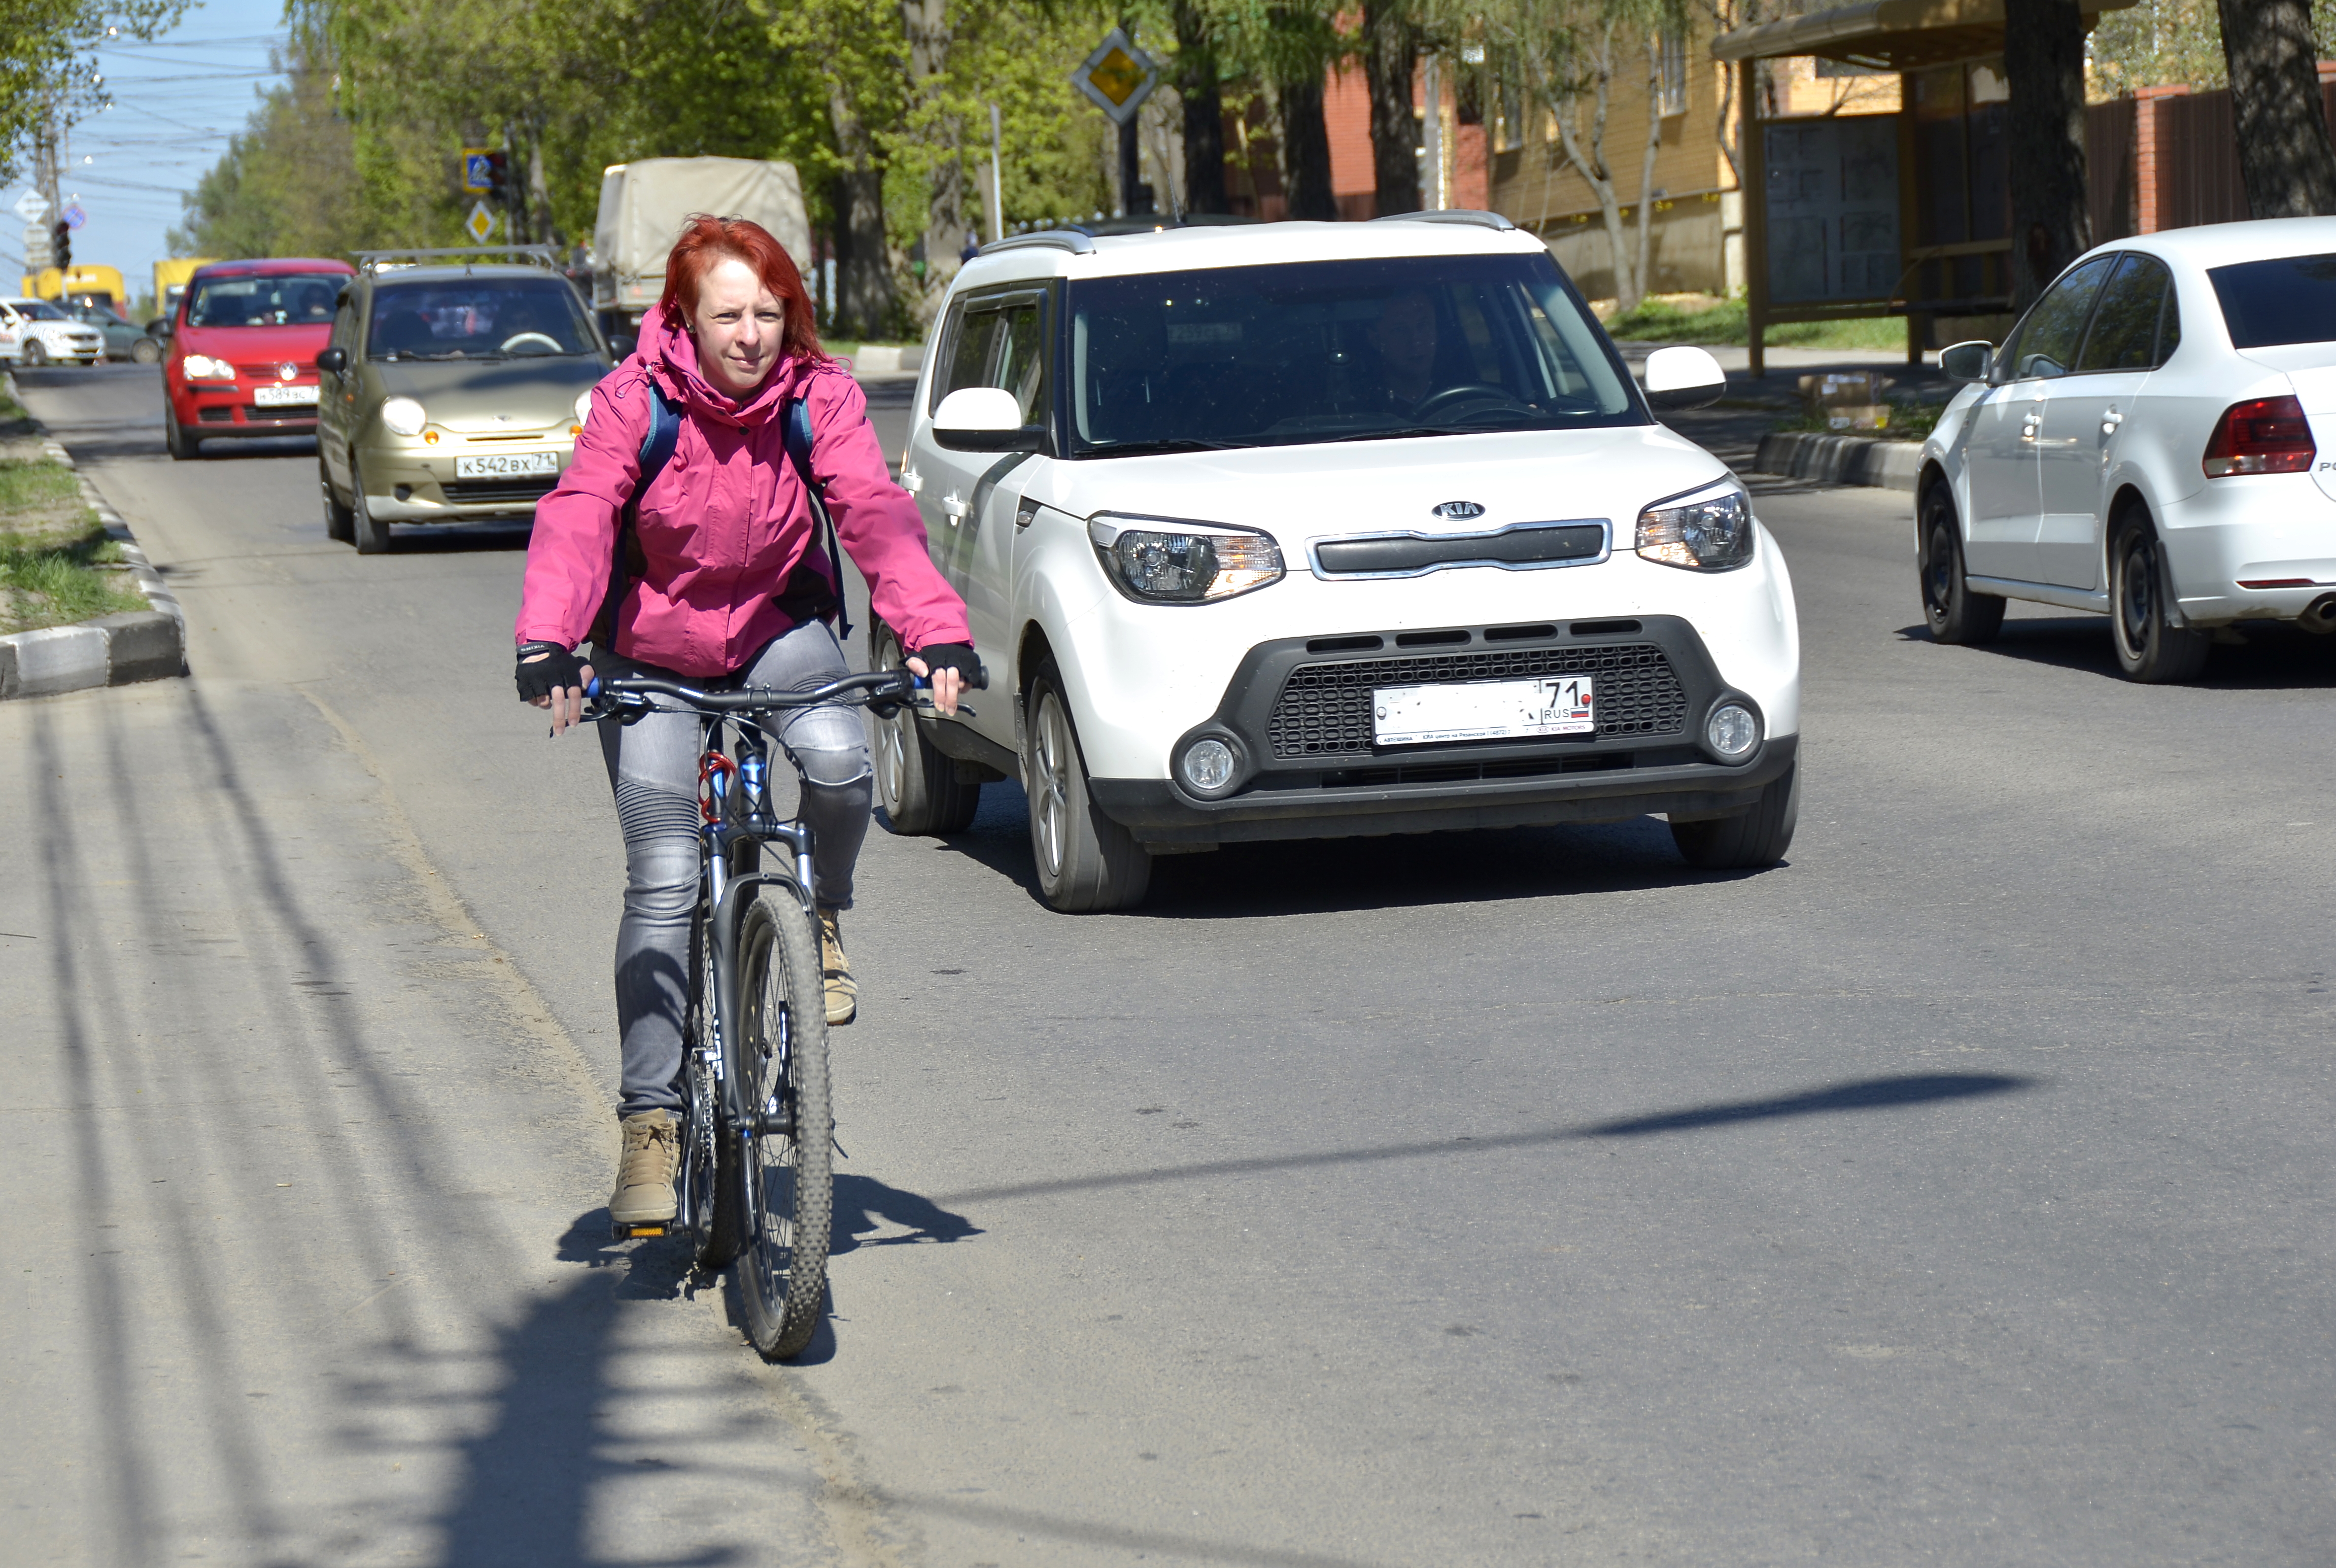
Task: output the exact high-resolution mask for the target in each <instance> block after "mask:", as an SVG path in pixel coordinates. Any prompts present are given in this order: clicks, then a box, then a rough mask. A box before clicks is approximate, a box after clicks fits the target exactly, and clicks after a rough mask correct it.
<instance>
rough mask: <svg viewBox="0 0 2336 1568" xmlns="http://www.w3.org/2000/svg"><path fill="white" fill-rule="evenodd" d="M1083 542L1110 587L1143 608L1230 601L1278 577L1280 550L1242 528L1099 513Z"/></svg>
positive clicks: (1279, 575)
mask: <svg viewBox="0 0 2336 1568" xmlns="http://www.w3.org/2000/svg"><path fill="white" fill-rule="evenodd" d="M1130 523H1142V524H1148V525H1150V526H1145V527H1131V526H1129V524H1130ZM1087 537H1088V538H1089V539H1091V540H1093V541H1095V553H1096V554H1098V555H1100V556H1101V557H1102V558H1103V564H1104V570H1105V572H1106V573H1107V574H1108V575H1109V576H1110V578H1111V580H1112V583H1113V584H1114V586H1115V587H1116V588H1118V589H1119V590H1120V591H1121V592H1122V593H1124V594H1125V595H1127V597H1128V598H1130V599H1137V600H1141V601H1142V602H1144V603H1146V604H1200V603H1202V602H1205V601H1212V600H1215V599H1231V598H1232V597H1233V596H1235V595H1236V594H1243V593H1248V592H1250V591H1251V590H1252V589H1260V588H1263V587H1265V586H1266V585H1267V584H1269V583H1275V582H1280V580H1281V577H1282V566H1281V550H1280V547H1279V546H1277V545H1276V544H1275V543H1274V542H1273V541H1272V539H1271V538H1270V537H1269V536H1268V535H1265V534H1262V533H1257V532H1253V531H1250V530H1248V529H1234V528H1228V527H1225V526H1223V525H1222V524H1218V523H1187V522H1177V521H1171V520H1169V519H1165V518H1132V519H1127V520H1124V521H1123V520H1121V519H1118V518H1114V517H1112V516H1110V515H1109V514H1105V515H1104V516H1101V517H1098V518H1096V519H1095V520H1094V521H1091V522H1089V523H1088V524H1087Z"/></svg>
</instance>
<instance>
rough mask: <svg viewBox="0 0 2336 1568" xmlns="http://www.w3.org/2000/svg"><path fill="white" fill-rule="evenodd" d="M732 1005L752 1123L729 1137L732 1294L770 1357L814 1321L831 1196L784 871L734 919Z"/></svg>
mask: <svg viewBox="0 0 2336 1568" xmlns="http://www.w3.org/2000/svg"><path fill="white" fill-rule="evenodd" d="M738 1011H739V1015H740V1017H739V1028H738V1040H737V1042H736V1044H735V1047H733V1053H732V1056H731V1060H732V1061H733V1062H735V1063H736V1064H737V1066H736V1070H737V1072H738V1073H739V1075H740V1087H741V1088H742V1089H743V1090H744V1091H745V1096H744V1097H745V1098H746V1099H747V1100H748V1102H749V1103H750V1105H752V1106H753V1109H754V1114H755V1115H756V1119H757V1122H758V1123H759V1126H760V1130H759V1131H756V1132H751V1133H748V1132H741V1133H739V1134H736V1135H734V1138H733V1146H734V1147H735V1149H736V1151H737V1169H738V1174H739V1176H740V1178H741V1180H740V1181H739V1183H738V1192H739V1206H738V1218H739V1220H740V1222H741V1223H742V1225H743V1228H744V1231H745V1234H744V1236H743V1237H742V1240H743V1241H744V1242H745V1246H744V1249H743V1250H742V1251H740V1253H739V1255H738V1286H739V1294H740V1295H741V1296H742V1297H743V1298H744V1299H745V1308H746V1336H747V1338H748V1339H752V1340H753V1341H754V1349H756V1350H758V1351H760V1352H762V1355H763V1359H764V1360H767V1361H777V1360H782V1359H784V1358H786V1357H789V1356H792V1355H794V1354H795V1353H796V1352H797V1351H799V1350H801V1349H803V1347H804V1346H805V1345H807V1344H809V1343H810V1342H811V1337H812V1332H813V1329H817V1328H818V1327H819V1312H820V1306H821V1303H822V1301H823V1300H825V1298H826V1295H827V1249H828V1225H829V1217H830V1215H831V1213H832V1211H833V1207H834V1202H835V1194H834V1189H833V1185H832V1183H833V1169H832V1155H833V1152H834V1140H833V1130H834V1125H835V1123H834V1118H833V1117H832V1115H830V1112H829V1099H828V1083H827V1003H826V998H825V996H824V993H823V992H822V989H821V981H820V969H819V935H818V932H817V931H816V930H814V929H813V925H812V920H811V915H810V913H809V911H806V910H805V909H804V908H803V905H802V903H800V902H799V901H797V899H796V897H795V894H794V891H793V888H791V887H789V886H787V885H786V884H784V883H780V884H766V885H765V886H764V887H762V888H760V889H758V890H756V891H755V894H754V902H753V903H752V904H750V905H748V906H747V908H746V911H745V915H744V916H743V918H742V919H741V920H739V929H738Z"/></svg>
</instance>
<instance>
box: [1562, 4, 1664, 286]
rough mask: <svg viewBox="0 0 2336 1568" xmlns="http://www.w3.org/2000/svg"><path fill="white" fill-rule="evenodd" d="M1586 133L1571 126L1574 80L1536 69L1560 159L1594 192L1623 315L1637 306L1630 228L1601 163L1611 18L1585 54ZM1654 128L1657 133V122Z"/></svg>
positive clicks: (1577, 98) (1610, 78)
mask: <svg viewBox="0 0 2336 1568" xmlns="http://www.w3.org/2000/svg"><path fill="white" fill-rule="evenodd" d="M1589 63H1590V93H1591V99H1590V102H1591V113H1590V134H1589V135H1588V137H1586V138H1585V137H1584V136H1583V135H1582V132H1581V131H1579V130H1578V129H1576V128H1575V126H1574V123H1573V116H1574V113H1575V112H1576V111H1577V109H1578V108H1579V106H1580V104H1581V102H1582V99H1581V95H1580V93H1579V92H1578V91H1576V89H1577V87H1578V85H1579V84H1578V83H1572V82H1560V81H1557V80H1555V79H1552V78H1551V77H1549V76H1547V75H1545V74H1544V75H1541V76H1540V77H1539V79H1538V81H1537V83H1536V85H1538V86H1539V88H1540V90H1541V93H1542V96H1543V100H1544V101H1545V102H1547V103H1548V104H1549V106H1550V109H1551V111H1552V114H1551V118H1552V119H1554V120H1555V121H1556V122H1557V141H1558V146H1559V148H1560V149H1561V150H1562V152H1563V155H1564V158H1565V161H1566V162H1568V163H1570V164H1572V166H1573V171H1574V172H1575V173H1576V174H1579V175H1581V176H1582V183H1583V184H1585V185H1587V186H1589V187H1590V190H1591V194H1592V195H1594V196H1596V197H1597V198H1598V217H1599V219H1600V221H1601V223H1603V225H1604V226H1605V229H1606V254H1607V256H1608V257H1609V258H1611V260H1612V262H1613V267H1614V310H1615V314H1617V315H1624V314H1627V313H1629V312H1630V311H1633V310H1636V309H1637V308H1638V307H1639V279H1638V278H1637V276H1636V271H1637V269H1636V268H1633V267H1632V266H1631V265H1630V260H1631V251H1630V243H1629V241H1630V230H1629V229H1628V228H1627V227H1626V226H1625V225H1624V223H1623V222H1622V203H1621V199H1620V198H1619V197H1617V196H1616V195H1615V193H1614V171H1613V170H1611V169H1610V168H1608V167H1607V166H1606V112H1607V109H1608V107H1609V100H1610V99H1611V97H1612V95H1613V88H1614V29H1613V27H1612V25H1611V24H1609V25H1608V27H1607V28H1606V31H1605V34H1604V35H1603V36H1602V37H1601V39H1600V40H1599V44H1598V48H1597V50H1596V52H1595V53H1593V54H1590V56H1589ZM1657 133H1658V134H1660V125H1658V128H1657Z"/></svg>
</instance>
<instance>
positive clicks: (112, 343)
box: [65, 305, 162, 365]
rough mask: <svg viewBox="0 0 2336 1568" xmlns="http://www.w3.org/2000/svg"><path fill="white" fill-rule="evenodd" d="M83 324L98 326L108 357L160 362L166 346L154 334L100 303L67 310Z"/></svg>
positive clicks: (77, 306) (151, 362)
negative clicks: (99, 304)
mask: <svg viewBox="0 0 2336 1568" xmlns="http://www.w3.org/2000/svg"><path fill="white" fill-rule="evenodd" d="M65 314H66V315H68V316H70V317H73V319H74V320H75V321H78V322H80V323H81V324H82V325H83V326H94V327H96V328H97V330H98V332H99V333H100V334H101V335H102V336H103V337H104V339H105V357H106V358H108V359H112V360H130V361H133V362H135V363H137V364H139V365H159V364H160V363H161V359H162V345H161V343H160V342H159V341H157V340H156V339H155V337H154V336H153V335H152V334H151V333H149V332H147V331H146V330H144V329H143V328H142V327H140V326H136V325H134V324H133V323H131V322H127V321H124V320H122V317H119V316H117V315H115V314H114V313H113V312H112V311H111V310H108V309H106V308H105V307H102V306H98V305H76V306H73V307H70V308H69V309H67V311H66V312H65Z"/></svg>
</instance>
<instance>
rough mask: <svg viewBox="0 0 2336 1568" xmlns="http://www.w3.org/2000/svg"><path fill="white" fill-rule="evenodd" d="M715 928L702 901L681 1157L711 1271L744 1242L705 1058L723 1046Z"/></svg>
mask: <svg viewBox="0 0 2336 1568" xmlns="http://www.w3.org/2000/svg"><path fill="white" fill-rule="evenodd" d="M712 924H713V922H712V920H710V919H709V918H708V916H707V913H706V906H705V903H704V902H703V901H700V902H699V904H698V909H697V914H696V918H695V919H694V920H692V921H691V922H690V931H689V957H690V963H689V974H690V997H689V1014H688V1017H689V1027H688V1029H687V1030H686V1032H685V1034H684V1037H683V1039H682V1050H683V1052H684V1053H685V1055H684V1059H683V1068H684V1071H683V1081H684V1083H685V1085H686V1087H687V1090H688V1096H689V1141H688V1144H687V1145H686V1147H685V1148H684V1149H683V1151H682V1157H683V1158H684V1159H685V1160H686V1161H687V1162H688V1167H689V1194H690V1212H689V1213H687V1214H686V1215H684V1216H683V1219H684V1220H685V1221H686V1222H688V1224H689V1225H690V1229H691V1235H690V1241H691V1243H692V1249H693V1255H694V1259H695V1261H696V1264H697V1266H698V1268H700V1269H701V1270H704V1271H706V1272H707V1273H712V1272H714V1271H716V1270H718V1269H720V1268H722V1267H723V1265H725V1264H726V1263H728V1262H729V1261H731V1260H732V1259H733V1258H735V1257H736V1256H737V1255H738V1250H739V1248H741V1247H742V1246H744V1245H745V1235H744V1233H743V1227H742V1226H741V1225H740V1224H739V1222H738V1191H737V1185H738V1175H737V1172H738V1157H737V1143H736V1140H735V1139H734V1138H731V1137H729V1136H727V1135H726V1134H727V1132H728V1129H727V1128H725V1127H724V1126H723V1125H721V1118H720V1115H719V1105H720V1094H721V1086H720V1085H719V1084H718V1083H717V1082H716V1081H715V1078H714V1076H713V1075H711V1074H709V1073H708V1072H706V1068H705V1057H703V1056H702V1055H701V1054H700V1053H701V1052H702V1051H703V1050H705V1049H706V1047H709V1046H716V1045H717V1044H718V1039H717V1037H718V1034H719V1031H718V1030H717V1029H716V1028H715V1021H714V948H713V942H712V940H711V939H712V936H713V931H712V929H711V928H712Z"/></svg>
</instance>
